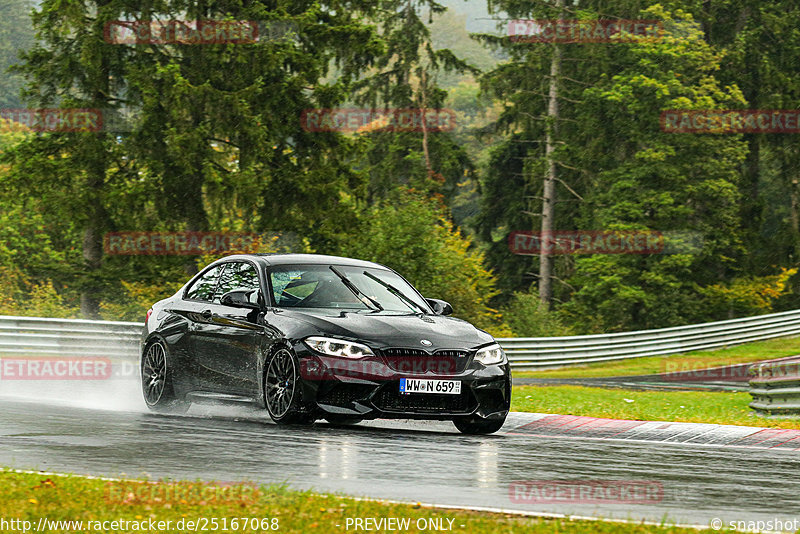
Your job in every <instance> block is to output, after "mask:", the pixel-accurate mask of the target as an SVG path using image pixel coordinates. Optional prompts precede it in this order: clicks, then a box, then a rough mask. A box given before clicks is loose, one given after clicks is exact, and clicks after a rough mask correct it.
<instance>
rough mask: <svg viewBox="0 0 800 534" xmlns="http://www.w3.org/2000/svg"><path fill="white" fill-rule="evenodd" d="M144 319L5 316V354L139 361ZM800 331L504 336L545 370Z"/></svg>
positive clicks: (786, 323) (790, 323) (752, 321)
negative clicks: (140, 321)
mask: <svg viewBox="0 0 800 534" xmlns="http://www.w3.org/2000/svg"><path fill="white" fill-rule="evenodd" d="M141 330H142V324H141V323H131V322H113V321H84V320H78V319H46V318H39V317H9V316H0V357H2V356H4V355H20V356H22V355H52V356H104V357H108V358H111V359H112V360H126V361H131V360H134V361H135V360H136V359H138V352H139V337H140V335H141ZM797 334H800V310H794V311H789V312H782V313H773V314H770V315H760V316H756V317H745V318H742V319H732V320H728V321H719V322H714V323H704V324H698V325H690V326H676V327H671V328H661V329H658V330H644V331H639V332H623V333H618V334H599V335H591V336H571V337H540V338H502V339H498V340H497V341H498V342H499V343H500V345H501V346H502V347H503V349H505V351H506V353H507V354H508V357H509V360H510V361H511V365H512V367H514V368H515V369H542V368H547V367H561V366H565V365H574V364H582V363H592V362H603V361H614V360H621V359H626V358H640V357H644V356H658V355H666V354H677V353H681V352H688V351H693V350H704V349H712V348H718V347H724V346H727V345H736V344H740V343H747V342H750V341H758V340H762V339H770V338H775V337H783V336H790V335H797Z"/></svg>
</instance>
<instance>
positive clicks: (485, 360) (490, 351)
mask: <svg viewBox="0 0 800 534" xmlns="http://www.w3.org/2000/svg"><path fill="white" fill-rule="evenodd" d="M475 360H476V361H479V362H481V363H482V364H483V365H495V364H498V363H506V362H507V361H508V360H506V353H505V351H503V349H502V347H500V345H498V344H496V343H495V344H494V345H489V346H488V347H483V348H482V349H481V350H479V351H478V352H476V353H475Z"/></svg>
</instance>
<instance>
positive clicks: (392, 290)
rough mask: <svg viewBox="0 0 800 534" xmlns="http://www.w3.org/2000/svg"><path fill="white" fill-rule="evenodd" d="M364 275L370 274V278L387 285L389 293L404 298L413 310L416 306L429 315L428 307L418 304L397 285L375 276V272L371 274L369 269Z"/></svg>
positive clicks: (404, 301) (384, 285) (405, 302)
mask: <svg viewBox="0 0 800 534" xmlns="http://www.w3.org/2000/svg"><path fill="white" fill-rule="evenodd" d="M364 276H368V277H369V278H371V279H373V280H375V281H376V282H378V283H379V284H380V285H382V286H383V287H385V288H386V289H387V290H388V291H389V293H391V294H392V295H394V296H395V297H397V298H399V299H400V300H402V301H403V303H404V304H405V305H406V306H408V307H409V308H411V309H412V310H413V309H414V308H416V309H418V310H420V311H421V312H422V313H424V314H425V315H427V314H428V310H426V309H425V308H423V307H422V306H421V305H420V304H417V303H416V302H414V301H413V300H411V299H410V298H408V297H407V296H405V295H404V294H403V292H402V291H400V290H399V289H397V288H396V287H394V286H393V285H392V284H388V283H386V282H384V281H383V280H381V279H380V278H378V277H377V276H375V275H374V274H370V273H369V272H367V271H364Z"/></svg>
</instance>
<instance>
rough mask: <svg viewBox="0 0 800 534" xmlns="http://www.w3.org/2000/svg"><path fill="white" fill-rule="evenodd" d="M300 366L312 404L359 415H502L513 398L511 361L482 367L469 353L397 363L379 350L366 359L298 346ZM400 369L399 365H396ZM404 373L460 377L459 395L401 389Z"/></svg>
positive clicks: (336, 412) (436, 417)
mask: <svg viewBox="0 0 800 534" xmlns="http://www.w3.org/2000/svg"><path fill="white" fill-rule="evenodd" d="M297 352H298V357H299V359H300V362H301V363H300V365H301V378H302V382H303V392H304V398H305V399H308V400H309V401H311V403H312V404H313V407H314V409H316V410H317V411H318V412H321V416H323V417H324V415H325V414H331V415H337V416H343V417H354V418H359V419H430V420H450V419H454V418H461V417H465V418H466V417H469V418H473V419H484V420H493V419H502V418H505V416H506V415H507V414H508V410H509V407H510V403H511V375H510V368H509V365H508V364H507V363H506V364H503V365H490V366H484V365H482V364H480V363H477V362H473V361H472V357H471V355H468V356H467V358H466V360H464V361H459V363H458V364H453V365H452V366H446V365H443V364H442V359H439V360H436V359H435V355H433V356H431V357H430V358H428V359H427V360H426V359H425V358H424V357H422V358H419V361H421V362H423V364H429V365H416V363H415V362H417V359H416V357H414V356H410V357H409V360H408V361H409V362H410V364H409V365H407V366H403V365H399V366H398V365H397V362H396V361H391V362H390V361H388V359H387V358H385V357H384V356H383V355H381V354H379V355H377V356H376V357H375V358H370V359H365V360H356V361H354V360H346V359H343V358H334V357H328V356H321V355H319V354H316V353H314V352H312V351H310V350H308V349H306V348H301V347H298V348H297ZM398 369H400V370H398ZM401 378H423V379H434V380H458V381H460V382H461V393H460V394H458V395H444V394H422V393H412V394H408V393H401V392H400V379H401Z"/></svg>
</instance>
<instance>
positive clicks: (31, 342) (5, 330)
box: [0, 316, 143, 360]
mask: <svg viewBox="0 0 800 534" xmlns="http://www.w3.org/2000/svg"><path fill="white" fill-rule="evenodd" d="M142 326H143V325H142V324H141V323H123V322H114V321H83V320H79V319H45V318H41V317H9V316H0V357H3V356H9V355H14V356H34V355H36V356H66V357H69V356H75V357H80V356H97V357H106V358H109V359H112V360H131V359H133V360H136V359H138V357H139V338H140V336H141V335H142Z"/></svg>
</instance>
